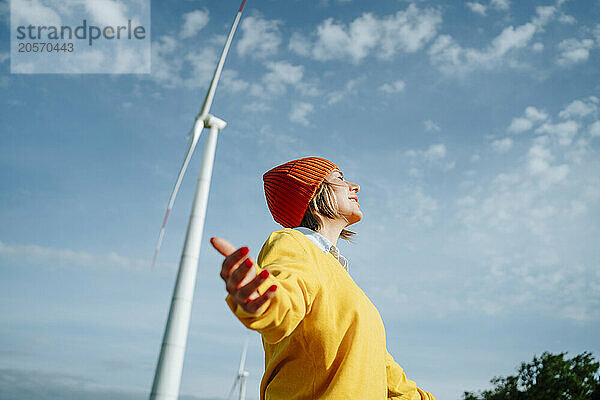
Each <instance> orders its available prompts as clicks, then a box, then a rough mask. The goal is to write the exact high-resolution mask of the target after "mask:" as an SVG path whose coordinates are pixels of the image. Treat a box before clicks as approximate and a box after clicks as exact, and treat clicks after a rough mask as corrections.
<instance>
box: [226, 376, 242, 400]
mask: <svg viewBox="0 0 600 400" xmlns="http://www.w3.org/2000/svg"><path fill="white" fill-rule="evenodd" d="M239 381H240V377H239V376H237V377H236V378H235V380H234V381H233V386H232V387H231V390H230V391H229V394H228V395H227V400H229V399H231V395H232V394H233V392H234V391H235V387H236V386H237V384H238V382H239Z"/></svg>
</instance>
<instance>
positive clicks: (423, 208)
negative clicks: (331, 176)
mask: <svg viewBox="0 0 600 400" xmlns="http://www.w3.org/2000/svg"><path fill="white" fill-rule="evenodd" d="M413 199H414V203H415V204H414V207H413V208H412V215H411V217H410V219H411V220H412V221H414V222H416V223H422V224H424V225H426V226H429V227H430V226H432V225H433V217H434V214H435V213H436V211H437V210H438V203H437V201H436V200H435V199H434V198H433V197H431V196H428V195H426V194H425V193H423V189H421V188H417V189H416V190H415V191H414V195H413Z"/></svg>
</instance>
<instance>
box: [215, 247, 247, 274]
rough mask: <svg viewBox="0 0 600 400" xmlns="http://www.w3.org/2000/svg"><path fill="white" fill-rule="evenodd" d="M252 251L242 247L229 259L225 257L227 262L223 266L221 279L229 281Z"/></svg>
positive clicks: (229, 256)
mask: <svg viewBox="0 0 600 400" xmlns="http://www.w3.org/2000/svg"><path fill="white" fill-rule="evenodd" d="M249 252H250V249H249V248H247V247H240V248H239V249H237V250H236V251H234V252H233V253H231V254H230V255H228V256H227V257H225V261H223V264H222V265H221V278H223V279H225V280H227V279H228V278H229V276H230V275H231V274H232V272H233V271H234V270H235V269H237V267H239V266H240V264H241V263H242V261H244V260H245V259H246V257H247V256H248V253H249Z"/></svg>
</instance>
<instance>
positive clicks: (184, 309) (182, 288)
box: [150, 0, 246, 400]
mask: <svg viewBox="0 0 600 400" xmlns="http://www.w3.org/2000/svg"><path fill="white" fill-rule="evenodd" d="M245 4H246V0H243V1H242V4H241V6H240V8H239V10H238V12H237V15H236V16H235V20H234V21H233V25H232V27H231V31H230V32H229V36H228V37H227V41H226V42H225V47H223V52H222V53H221V58H220V59H219V63H218V64H217V68H216V70H215V73H214V75H213V79H212V81H211V83H210V87H209V89H208V92H207V93H206V97H205V99H204V104H203V105H202V109H201V110H200V113H199V114H198V115H197V116H196V120H195V123H194V127H193V128H192V131H191V132H190V136H189V144H188V148H187V151H186V153H185V157H184V159H183V164H182V166H181V169H180V170H179V174H178V176H177V181H176V182H175V187H174V188H173V192H172V193H171V197H170V199H169V205H168V207H167V212H166V214H165V218H164V220H163V225H162V228H161V230H160V235H159V238H158V243H157V245H156V249H155V251H154V258H153V261H152V265H154V263H155V261H156V256H157V254H158V251H159V249H160V245H161V242H162V239H163V236H164V232H165V226H166V224H167V219H168V218H169V214H170V212H171V208H172V207H173V203H174V202H175V197H176V196H177V191H178V190H179V185H180V184H181V180H182V179H183V175H184V174H185V170H186V169H187V166H188V163H189V161H190V158H191V157H192V154H193V152H194V149H195V147H196V144H197V143H198V139H199V138H200V134H201V133H202V129H204V128H205V127H206V128H209V131H208V137H207V139H206V147H205V148H204V156H203V159H202V166H201V168H200V175H199V177H198V183H197V185H196V193H195V196H194V202H193V205H192V212H191V215H190V219H189V222H188V228H187V233H186V236H185V243H184V246H183V251H182V254H181V259H180V261H179V271H178V272H177V280H176V282H175V288H174V290H173V298H172V299H171V307H170V309H169V316H168V318H167V324H166V327H165V332H164V336H163V341H162V345H161V348H160V355H159V357H158V362H157V365H156V372H155V374H154V381H153V383H152V391H151V393H150V400H177V397H178V396H179V384H180V383H181V371H182V369H183V357H184V353H185V346H186V342H187V335H188V329H189V323H190V314H191V311H192V300H193V297H194V285H195V284H196V273H197V270H198V258H199V254H200V244H201V241H202V232H203V230H204V217H205V216H206V205H207V203H208V191H209V188H210V179H211V175H212V167H213V162H214V158H215V149H216V146H217V136H218V133H219V131H221V129H223V128H225V126H226V125H227V123H226V122H225V121H223V120H221V119H219V118H216V117H215V116H213V115H211V114H209V112H210V106H211V105H212V101H213V98H214V95H215V90H216V88H217V84H218V82H219V77H220V76H221V71H222V69H223V64H224V63H225V58H226V57H227V52H228V51H229V46H230V45H231V40H232V39H233V35H234V34H235V30H236V28H237V25H238V23H239V22H240V18H241V16H242V11H243V10H244V5H245Z"/></svg>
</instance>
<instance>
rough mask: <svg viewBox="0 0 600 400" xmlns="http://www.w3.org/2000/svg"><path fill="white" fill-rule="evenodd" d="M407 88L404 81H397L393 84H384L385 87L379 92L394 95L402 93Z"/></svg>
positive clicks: (380, 88) (382, 86)
mask: <svg viewBox="0 0 600 400" xmlns="http://www.w3.org/2000/svg"><path fill="white" fill-rule="evenodd" d="M405 87H406V83H404V81H395V82H391V83H384V84H383V85H381V86H379V90H381V91H382V92H384V93H388V94H392V93H398V92H402V91H403V90H404V88H405Z"/></svg>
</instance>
